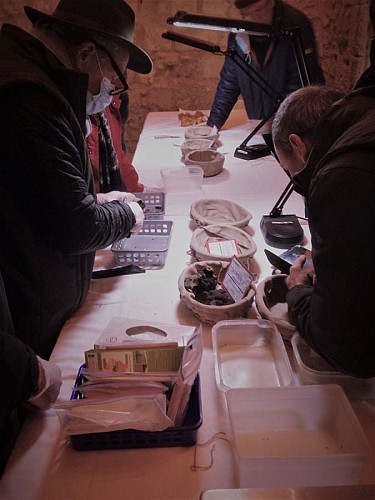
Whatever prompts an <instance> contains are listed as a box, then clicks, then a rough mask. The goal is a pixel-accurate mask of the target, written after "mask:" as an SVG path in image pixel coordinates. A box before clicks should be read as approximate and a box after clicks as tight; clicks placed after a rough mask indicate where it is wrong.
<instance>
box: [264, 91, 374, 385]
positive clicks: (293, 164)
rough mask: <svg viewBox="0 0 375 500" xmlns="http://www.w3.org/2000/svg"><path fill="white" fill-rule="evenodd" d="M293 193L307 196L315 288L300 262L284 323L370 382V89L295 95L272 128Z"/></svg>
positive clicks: (325, 355)
mask: <svg viewBox="0 0 375 500" xmlns="http://www.w3.org/2000/svg"><path fill="white" fill-rule="evenodd" d="M272 135H273V141H274V144H275V149H276V152H277V155H278V158H279V160H280V164H281V166H282V167H283V168H284V169H286V170H288V171H289V173H290V174H291V176H292V178H293V181H294V183H295V191H297V192H298V193H300V194H302V195H303V196H306V197H307V206H308V213H309V226H310V232H311V244H312V259H313V264H314V270H315V280H314V285H313V286H310V285H309V284H308V277H307V276H306V272H305V271H304V269H303V264H304V259H305V257H299V258H298V259H297V260H296V262H295V263H294V265H293V266H292V267H291V270H290V276H289V277H288V278H287V286H288V292H287V303H288V311H289V318H290V321H291V322H292V323H293V324H294V325H296V327H297V330H298V332H299V333H300V335H301V336H302V337H303V338H304V339H305V341H306V342H307V343H308V344H309V345H310V346H311V348H312V349H314V350H315V351H316V352H317V353H318V354H319V355H320V356H321V357H323V358H324V359H326V361H328V362H329V363H330V364H331V365H332V366H333V367H334V368H335V369H336V370H338V371H340V372H343V373H346V374H349V375H353V376H357V377H374V376H375V363H374V359H375V334H374V325H375V307H374V278H373V273H372V266H373V262H374V248H375V233H374V220H375V203H374V192H375V86H373V87H367V88H364V89H359V90H356V91H354V92H352V93H350V94H348V95H346V96H344V97H342V98H341V94H340V93H338V92H337V91H336V90H333V89H330V88H329V87H326V86H312V87H305V88H303V89H299V90H296V91H295V92H294V93H292V94H291V95H290V96H288V97H287V98H286V99H285V100H284V101H283V102H282V104H281V105H280V107H279V109H278V111H277V113H276V115H275V118H274V120H273V124H272Z"/></svg>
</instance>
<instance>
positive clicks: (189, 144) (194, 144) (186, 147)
mask: <svg viewBox="0 0 375 500" xmlns="http://www.w3.org/2000/svg"><path fill="white" fill-rule="evenodd" d="M216 148H217V146H216V144H215V140H212V139H186V141H185V142H183V143H182V145H181V153H182V155H183V156H184V157H185V156H186V155H187V154H188V153H190V152H191V151H196V150H197V149H212V150H216Z"/></svg>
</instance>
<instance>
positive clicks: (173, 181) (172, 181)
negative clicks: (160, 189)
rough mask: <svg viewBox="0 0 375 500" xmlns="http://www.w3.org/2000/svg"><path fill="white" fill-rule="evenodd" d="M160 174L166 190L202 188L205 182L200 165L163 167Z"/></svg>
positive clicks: (185, 190)
mask: <svg viewBox="0 0 375 500" xmlns="http://www.w3.org/2000/svg"><path fill="white" fill-rule="evenodd" d="M160 175H161V178H162V180H163V186H164V189H165V190H166V191H176V192H180V191H184V192H187V191H195V190H196V189H200V188H201V187H202V183H203V170H202V169H201V167H199V166H198V165H194V166H192V165H190V166H188V167H175V168H162V169H161V170H160Z"/></svg>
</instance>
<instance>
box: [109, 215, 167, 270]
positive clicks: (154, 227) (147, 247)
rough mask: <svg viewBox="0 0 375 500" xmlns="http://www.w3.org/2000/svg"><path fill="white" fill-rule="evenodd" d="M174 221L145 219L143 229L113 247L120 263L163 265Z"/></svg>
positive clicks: (149, 265)
mask: <svg viewBox="0 0 375 500" xmlns="http://www.w3.org/2000/svg"><path fill="white" fill-rule="evenodd" d="M172 228H173V222H172V221H169V220H165V221H156V220H155V221H152V220H145V221H144V222H143V227H142V229H141V231H140V232H139V233H138V234H137V235H135V236H131V237H130V238H123V239H122V240H120V241H117V242H116V243H114V244H113V245H112V247H111V250H112V252H113V253H114V255H115V258H116V261H117V263H118V264H121V265H126V264H138V265H140V266H144V267H162V266H164V264H165V260H166V258H167V252H168V248H169V243H170V238H171V234H172Z"/></svg>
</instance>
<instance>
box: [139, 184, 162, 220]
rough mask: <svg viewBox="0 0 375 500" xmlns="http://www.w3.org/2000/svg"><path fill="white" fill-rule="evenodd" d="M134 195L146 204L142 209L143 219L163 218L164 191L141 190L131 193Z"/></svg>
mask: <svg viewBox="0 0 375 500" xmlns="http://www.w3.org/2000/svg"><path fill="white" fill-rule="evenodd" d="M133 194H134V196H136V197H137V198H139V199H141V200H142V201H143V203H144V204H145V205H146V207H145V209H144V214H145V219H147V220H163V219H164V213H165V193H164V192H162V191H160V192H152V191H150V192H143V193H133Z"/></svg>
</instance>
